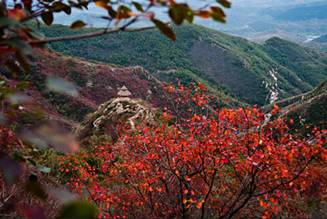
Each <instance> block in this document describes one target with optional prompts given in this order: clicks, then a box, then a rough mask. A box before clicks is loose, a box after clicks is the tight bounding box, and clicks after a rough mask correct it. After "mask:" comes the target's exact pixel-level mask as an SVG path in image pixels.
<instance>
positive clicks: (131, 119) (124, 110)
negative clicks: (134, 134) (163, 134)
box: [76, 97, 156, 145]
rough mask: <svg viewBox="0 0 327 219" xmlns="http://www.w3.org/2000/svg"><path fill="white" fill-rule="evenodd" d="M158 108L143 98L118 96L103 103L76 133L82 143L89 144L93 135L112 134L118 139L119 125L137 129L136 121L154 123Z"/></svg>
mask: <svg viewBox="0 0 327 219" xmlns="http://www.w3.org/2000/svg"><path fill="white" fill-rule="evenodd" d="M155 116H156V109H154V108H153V107H152V106H150V105H149V104H148V103H146V102H145V101H144V100H142V99H133V98H130V97H117V98H114V99H111V100H109V101H108V102H105V103H103V104H101V105H100V106H99V108H98V110H97V111H95V112H94V113H92V114H91V115H89V116H88V118H87V119H86V120H85V121H84V122H83V123H82V124H81V126H80V127H79V128H78V129H77V131H76V134H77V136H78V139H79V140H80V141H81V143H82V144H84V145H85V144H87V143H88V142H89V140H90V139H89V138H90V137H91V136H96V137H100V136H104V135H106V136H110V137H111V140H113V141H115V140H117V138H118V137H119V136H118V133H117V125H119V124H124V123H125V124H129V125H130V128H131V129H135V124H136V122H143V123H145V124H154V123H155Z"/></svg>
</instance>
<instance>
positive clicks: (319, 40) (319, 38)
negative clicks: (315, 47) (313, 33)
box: [312, 34, 327, 43]
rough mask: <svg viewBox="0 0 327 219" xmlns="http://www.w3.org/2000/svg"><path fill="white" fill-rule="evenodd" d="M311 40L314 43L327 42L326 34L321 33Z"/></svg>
mask: <svg viewBox="0 0 327 219" xmlns="http://www.w3.org/2000/svg"><path fill="white" fill-rule="evenodd" d="M312 42H315V43H327V34H326V35H322V36H320V37H318V38H316V39H314V40H312Z"/></svg>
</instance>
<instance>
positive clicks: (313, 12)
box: [271, 2, 327, 21]
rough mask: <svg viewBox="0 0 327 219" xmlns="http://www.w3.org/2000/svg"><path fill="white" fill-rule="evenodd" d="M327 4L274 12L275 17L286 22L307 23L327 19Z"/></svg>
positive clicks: (298, 6)
mask: <svg viewBox="0 0 327 219" xmlns="http://www.w3.org/2000/svg"><path fill="white" fill-rule="evenodd" d="M326 10H327V3H326V2H316V3H310V4H303V5H296V6H294V7H291V8H289V9H286V10H279V11H273V13H271V14H272V15H273V17H275V18H276V19H278V20H284V21H305V20H313V19H327V13H326Z"/></svg>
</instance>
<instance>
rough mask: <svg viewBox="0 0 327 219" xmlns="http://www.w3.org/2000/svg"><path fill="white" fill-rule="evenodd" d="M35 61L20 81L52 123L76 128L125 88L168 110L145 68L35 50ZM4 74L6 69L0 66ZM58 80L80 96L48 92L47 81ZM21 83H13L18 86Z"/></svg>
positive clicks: (136, 95)
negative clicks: (54, 121)
mask: <svg viewBox="0 0 327 219" xmlns="http://www.w3.org/2000/svg"><path fill="white" fill-rule="evenodd" d="M34 55H35V58H34V59H35V60H34V63H33V66H32V67H31V72H30V73H29V74H27V75H26V76H24V78H21V79H22V80H26V81H29V82H30V86H29V88H28V89H27V90H26V94H27V95H28V96H30V97H32V98H33V99H34V101H35V102H36V104H37V105H39V106H42V108H43V109H44V110H45V111H46V112H47V114H49V116H50V118H51V119H54V120H57V121H59V122H63V123H66V124H67V125H69V126H73V125H74V124H77V123H78V122H80V121H82V120H83V119H84V117H85V116H86V115H87V114H88V113H90V112H93V111H95V110H96V109H97V107H98V106H99V105H100V104H101V103H103V102H106V101H108V100H110V99H111V98H114V97H117V93H118V91H119V89H120V88H122V87H123V86H125V87H127V89H128V90H129V91H130V92H131V97H132V98H140V99H143V100H146V101H148V102H150V103H151V104H152V105H153V106H155V107H162V108H163V107H169V100H167V98H165V97H166V96H165V95H166V94H165V93H164V91H163V89H162V87H161V84H159V83H158V82H157V81H156V80H155V79H153V78H152V77H151V76H150V75H148V73H147V72H146V71H145V70H144V69H143V68H142V67H138V66H136V67H128V68H127V67H125V68H119V67H115V66H111V65H107V64H103V63H97V62H89V61H85V60H83V59H79V58H75V57H70V56H64V55H62V54H59V53H55V52H53V51H50V50H45V49H35V50H34ZM0 69H2V70H1V73H2V74H3V73H4V71H5V69H4V68H3V66H2V67H1V66H0ZM48 76H56V77H61V78H64V79H65V80H67V81H70V82H72V83H73V84H74V85H75V87H76V89H77V90H78V92H79V96H78V97H70V96H67V95H64V94H60V93H55V92H52V91H49V90H48V89H47V87H46V84H47V77H48ZM21 79H10V77H9V76H8V80H9V81H11V83H13V84H15V83H17V82H18V81H20V80H21Z"/></svg>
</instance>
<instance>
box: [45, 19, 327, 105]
mask: <svg viewBox="0 0 327 219" xmlns="http://www.w3.org/2000/svg"><path fill="white" fill-rule="evenodd" d="M174 29H175V31H176V34H177V40H176V42H175V43H173V42H171V41H169V40H168V39H166V38H165V37H164V36H162V35H161V34H160V33H159V32H158V31H155V30H150V31H145V32H139V33H133V34H129V33H118V34H114V35H110V36H103V37H98V38H95V39H94V40H92V41H90V40H88V41H85V40H80V41H73V42H69V41H68V42H65V44H62V43H53V44H51V48H52V49H54V50H56V51H59V52H62V53H64V54H68V55H73V56H78V57H84V58H87V59H90V60H96V61H101V62H104V63H108V64H115V65H119V66H134V65H141V66H142V67H144V68H145V69H147V70H148V71H149V72H150V73H151V74H152V75H154V76H156V77H157V78H159V79H167V73H165V74H161V73H158V71H159V72H169V71H171V70H172V69H174V70H175V73H176V75H177V76H178V77H182V78H183V79H185V80H188V81H190V80H194V78H197V79H200V80H202V82H204V83H205V84H207V85H208V86H209V87H211V88H213V89H214V90H216V91H217V92H220V93H221V92H223V93H224V92H225V93H226V92H227V94H229V95H232V96H233V97H235V98H237V99H239V100H241V101H243V102H248V103H250V104H259V105H264V104H265V103H267V96H269V93H270V88H269V86H271V85H269V86H268V87H267V84H270V82H271V81H272V80H273V78H272V77H271V75H270V74H269V72H270V71H271V70H272V69H274V70H276V71H277V72H278V74H277V78H278V81H279V84H278V89H279V93H280V98H286V97H289V96H293V95H297V94H300V93H303V92H306V91H309V90H311V89H312V88H313V87H314V86H316V85H317V84H318V82H317V81H319V80H320V79H321V78H320V79H316V78H315V77H322V79H324V78H325V77H327V76H326V73H325V72H326V71H325V69H327V61H326V60H327V57H326V55H325V54H320V53H319V54H318V53H317V52H313V51H311V50H310V49H307V48H302V47H301V49H302V50H298V52H303V51H310V52H306V53H308V54H309V55H308V57H309V58H310V60H309V61H312V60H313V57H315V58H316V57H318V59H317V60H315V62H313V65H312V66H311V70H313V73H312V75H313V76H312V77H313V78H314V79H312V80H311V81H310V82H307V81H304V80H303V77H302V76H303V75H302V74H303V72H299V73H298V72H295V70H296V69H295V68H294V67H293V66H292V65H291V64H292V63H291V62H283V63H282V62H281V60H279V59H277V58H276V57H274V56H273V55H272V54H271V53H272V51H271V50H269V48H267V44H263V45H260V44H256V43H253V42H250V41H248V40H245V39H242V38H240V37H234V36H229V35H227V34H223V33H220V32H217V31H215V30H211V29H208V28H204V27H200V26H197V25H185V26H183V27H178V28H177V27H174ZM92 30H94V29H84V30H82V31H84V32H85V31H92ZM41 31H43V32H44V34H45V35H47V36H56V35H59V34H60V35H67V34H76V33H77V32H75V31H71V30H69V28H67V27H65V26H60V25H59V26H55V27H51V28H45V27H42V28H41ZM155 42H159V43H155ZM278 43H280V44H282V45H283V44H285V42H284V41H282V40H279V41H278V42H277V44H278ZM100 45H101V46H100ZM290 45H291V47H293V46H294V45H293V44H291V43H290ZM202 47H205V48H206V49H204V50H200V49H199V48H202ZM80 48H83V50H81V49H80ZM277 52H278V53H280V54H282V55H285V52H287V51H283V50H280V48H277ZM286 55H287V54H286ZM311 64H312V63H305V64H304V67H305V68H307V69H309V67H310V65H311ZM173 77H174V76H173V75H172V74H168V78H169V80H173Z"/></svg>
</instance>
